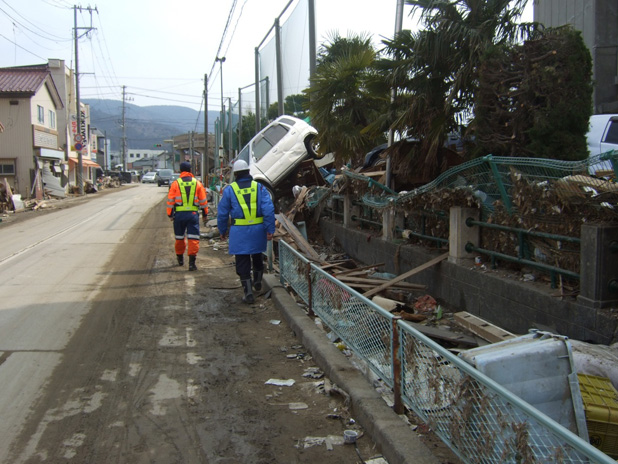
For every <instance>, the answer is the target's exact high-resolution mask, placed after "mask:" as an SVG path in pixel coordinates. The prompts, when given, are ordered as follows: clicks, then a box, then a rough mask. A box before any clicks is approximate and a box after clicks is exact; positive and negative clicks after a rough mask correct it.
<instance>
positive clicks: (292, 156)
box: [232, 116, 318, 195]
mask: <svg viewBox="0 0 618 464" xmlns="http://www.w3.org/2000/svg"><path fill="white" fill-rule="evenodd" d="M317 134H318V131H317V130H315V129H314V128H313V127H312V126H311V125H309V124H308V123H306V122H305V121H303V120H302V119H298V118H295V117H293V116H280V117H279V118H277V119H276V120H274V121H273V122H271V123H270V124H269V125H268V126H266V127H265V128H264V129H262V130H261V131H260V132H258V133H257V134H256V135H255V137H253V138H252V139H251V141H250V142H249V143H248V144H247V145H245V147H244V148H243V149H242V150H241V152H240V153H239V154H238V156H237V157H236V158H235V159H234V160H233V161H232V165H233V163H234V162H235V161H237V160H244V161H245V162H246V163H247V164H248V165H249V172H250V173H251V175H252V176H253V178H254V179H255V180H256V181H258V182H261V183H262V184H264V185H265V186H266V188H267V189H268V190H269V191H270V193H271V195H272V194H273V192H274V189H275V187H276V186H277V184H279V183H280V182H281V181H283V180H284V179H285V178H286V177H287V176H288V175H290V174H291V173H292V172H293V171H294V169H295V168H296V167H298V166H299V164H300V163H301V162H302V161H304V160H305V159H307V158H310V157H315V156H317V153H316V147H315V146H314V144H313V141H314V138H315V136H316V135H317Z"/></svg>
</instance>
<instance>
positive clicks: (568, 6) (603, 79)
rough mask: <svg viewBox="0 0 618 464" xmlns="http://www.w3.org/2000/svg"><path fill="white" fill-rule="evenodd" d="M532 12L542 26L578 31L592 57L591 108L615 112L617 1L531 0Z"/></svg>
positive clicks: (597, 111) (617, 91) (617, 110)
mask: <svg viewBox="0 0 618 464" xmlns="http://www.w3.org/2000/svg"><path fill="white" fill-rule="evenodd" d="M533 15H534V20H535V21H537V22H539V23H542V24H543V25H544V26H545V27H559V26H564V25H565V24H571V25H572V26H573V27H574V28H575V29H577V30H578V31H581V33H582V37H583V39H584V43H585V44H586V46H587V47H588V49H589V50H590V54H591V56H592V72H593V79H594V82H595V85H594V94H593V103H594V108H593V111H594V113H595V114H603V113H618V1H616V0H534V4H533Z"/></svg>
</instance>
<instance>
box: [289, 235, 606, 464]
mask: <svg viewBox="0 0 618 464" xmlns="http://www.w3.org/2000/svg"><path fill="white" fill-rule="evenodd" d="M279 269H280V278H281V282H282V284H283V283H287V284H288V285H290V286H291V287H292V289H293V290H294V291H295V292H296V293H297V294H298V296H299V297H300V298H301V299H302V300H303V301H304V302H305V303H306V304H307V306H308V307H309V311H310V313H315V315H317V316H318V317H319V318H320V319H321V320H322V322H323V323H324V324H325V325H326V326H328V328H329V329H330V330H332V331H333V332H334V333H335V334H336V335H337V336H338V337H339V338H340V339H341V340H342V341H343V342H344V343H345V344H346V345H347V347H348V348H349V349H350V350H351V351H352V352H353V353H354V354H355V355H356V356H358V357H359V358H360V359H362V360H363V361H364V362H365V363H366V364H367V366H368V367H369V368H370V369H371V370H372V371H373V372H374V373H375V374H376V375H377V376H379V377H380V378H381V379H382V380H383V381H384V382H385V383H386V384H387V385H388V386H389V387H390V388H392V389H393V391H394V394H395V406H394V408H395V410H396V411H397V412H401V411H400V410H401V409H403V405H404V404H405V405H406V406H407V407H408V408H410V409H411V410H412V411H414V412H415V413H416V414H417V415H418V416H419V417H420V418H421V419H422V420H423V421H425V422H426V423H427V424H429V425H430V426H431V428H432V429H433V430H434V431H435V433H436V434H437V435H438V436H439V437H440V438H441V439H442V440H443V441H444V442H445V443H446V444H447V445H448V446H449V447H450V448H451V449H452V450H453V452H455V453H456V454H457V455H458V456H459V457H460V458H461V459H462V461H464V462H466V463H484V464H485V463H496V464H498V463H500V464H502V463H506V462H513V463H608V464H609V463H613V464H615V462H616V461H614V460H613V459H611V458H610V457H609V456H607V455H606V454H604V453H602V452H601V451H599V450H598V449H596V448H594V447H593V446H592V445H590V444H589V443H588V442H587V441H585V440H583V439H582V438H580V437H579V436H577V435H576V434H574V433H572V432H571V431H569V430H567V429H566V428H565V427H563V426H561V425H560V424H558V423H557V422H555V421H553V420H552V419H550V418H549V417H547V416H546V415H544V414H542V413H541V412H540V411H538V410H537V409H536V408H534V407H533V406H531V405H529V404H528V403H526V402H524V401H523V400H521V399H520V398H519V397H517V396H515V395H513V394H512V393H511V392H509V391H508V390H506V389H505V388H504V387H502V386H501V385H499V384H498V383H496V382H495V381H493V380H492V379H490V378H489V377H487V376H485V375H484V374H482V373H481V372H479V371H478V370H476V369H475V368H474V367H472V366H471V365H469V364H468V363H467V362H465V361H463V360H462V359H460V358H458V357H457V356H455V355H453V354H452V353H451V352H450V351H448V350H446V349H445V348H443V347H442V346H440V345H439V344H437V343H435V342H434V341H433V340H431V339H429V338H428V337H426V336H425V335H423V334H422V333H420V332H419V331H418V330H416V329H414V328H413V327H412V326H411V325H409V324H407V323H406V322H405V321H402V320H400V319H399V318H397V317H395V316H393V315H392V314H391V313H389V312H388V311H385V310H384V309H383V308H381V307H379V306H377V305H376V304H374V303H373V302H372V301H370V300H368V299H367V298H365V297H364V296H363V295H361V294H360V293H358V292H357V291H355V290H354V289H352V288H350V287H348V286H347V285H345V284H343V283H342V282H340V281H339V280H337V279H336V278H335V277H333V276H331V275H329V274H328V273H327V272H325V271H324V270H322V269H320V268H319V267H318V266H316V265H315V264H313V263H311V262H310V261H309V260H308V259H306V258H305V257H304V256H302V255H301V254H299V253H298V252H297V251H295V250H294V249H293V248H291V247H290V246H289V245H288V244H287V243H285V241H283V240H281V241H279Z"/></svg>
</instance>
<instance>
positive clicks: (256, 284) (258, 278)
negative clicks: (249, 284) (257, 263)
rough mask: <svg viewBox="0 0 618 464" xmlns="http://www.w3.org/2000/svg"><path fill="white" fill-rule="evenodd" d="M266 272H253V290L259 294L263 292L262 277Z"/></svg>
mask: <svg viewBox="0 0 618 464" xmlns="http://www.w3.org/2000/svg"><path fill="white" fill-rule="evenodd" d="M263 274H264V271H254V272H253V290H255V291H256V292H259V291H260V290H262V275H263Z"/></svg>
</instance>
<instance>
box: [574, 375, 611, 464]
mask: <svg viewBox="0 0 618 464" xmlns="http://www.w3.org/2000/svg"><path fill="white" fill-rule="evenodd" d="M577 378H578V379H579V388H580V390H581V393H582V400H583V401H584V410H585V413H586V425H587V427H588V436H589V437H590V443H591V444H592V445H593V446H595V447H597V448H598V449H600V450H601V451H603V452H604V453H605V454H607V455H608V456H611V457H612V458H618V391H616V389H615V388H614V386H613V385H612V383H611V382H610V381H609V379H607V378H604V377H597V376H596V375H584V374H577Z"/></svg>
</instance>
